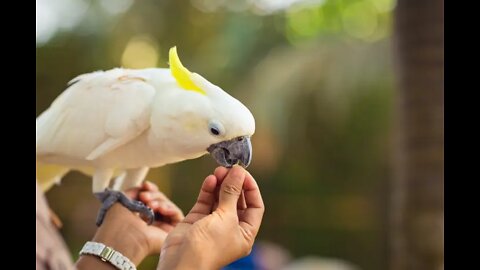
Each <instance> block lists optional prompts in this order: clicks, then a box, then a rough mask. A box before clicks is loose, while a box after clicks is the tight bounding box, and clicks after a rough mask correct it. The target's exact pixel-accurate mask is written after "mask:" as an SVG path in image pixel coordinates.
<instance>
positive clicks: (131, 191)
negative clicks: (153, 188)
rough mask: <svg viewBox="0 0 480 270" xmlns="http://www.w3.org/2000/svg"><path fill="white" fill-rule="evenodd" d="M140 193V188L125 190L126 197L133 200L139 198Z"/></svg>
mask: <svg viewBox="0 0 480 270" xmlns="http://www.w3.org/2000/svg"><path fill="white" fill-rule="evenodd" d="M139 191H140V187H133V188H129V189H127V190H125V191H124V193H125V195H127V197H129V198H130V199H132V200H133V199H135V198H136V197H137V196H138V192H139Z"/></svg>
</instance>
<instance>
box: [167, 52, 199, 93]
mask: <svg viewBox="0 0 480 270" xmlns="http://www.w3.org/2000/svg"><path fill="white" fill-rule="evenodd" d="M168 58H169V59H168V61H169V63H170V70H171V72H172V76H173V77H174V78H175V80H177V83H178V84H179V85H180V86H181V87H182V88H183V89H185V90H189V91H195V92H197V93H200V94H202V95H206V94H207V93H205V91H204V90H202V89H201V88H200V87H198V86H197V85H196V84H195V83H194V82H193V81H192V79H191V76H192V73H191V72H190V71H189V70H188V69H187V68H186V67H184V66H183V65H182V62H180V58H179V57H178V54H177V47H176V46H175V47H172V48H170V51H169V53H168Z"/></svg>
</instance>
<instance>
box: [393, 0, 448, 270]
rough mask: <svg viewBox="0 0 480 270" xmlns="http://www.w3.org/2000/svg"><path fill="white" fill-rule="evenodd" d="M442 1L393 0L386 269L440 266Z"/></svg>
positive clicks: (442, 200)
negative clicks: (393, 121) (393, 115)
mask: <svg viewBox="0 0 480 270" xmlns="http://www.w3.org/2000/svg"><path fill="white" fill-rule="evenodd" d="M443 11H444V3H443V0H420V1H419V0H398V1H397V7H396V10H395V28H394V31H395V37H394V38H395V43H394V44H395V53H396V55H395V56H396V71H397V72H396V74H398V77H397V79H398V84H397V86H398V87H397V88H398V92H397V94H398V95H397V97H398V99H397V101H398V103H397V107H396V108H397V111H396V112H397V117H398V118H397V120H398V121H397V124H398V125H397V126H396V128H397V130H396V132H395V134H396V136H397V138H396V148H395V158H394V164H395V165H394V168H395V173H394V179H393V184H392V189H391V195H392V196H391V198H392V200H391V211H390V213H391V215H390V217H391V220H390V221H391V231H390V243H391V245H390V247H391V249H390V256H391V258H390V269H393V270H400V269H402V270H403V269H422V270H429V269H443V257H444V248H443V242H444V241H443V239H444V238H443V233H444V203H443V202H444V189H443V188H444V147H443V144H444V135H443V128H444V125H443V122H444V85H443V84H444V57H443V44H444V31H443V26H444V16H443Z"/></svg>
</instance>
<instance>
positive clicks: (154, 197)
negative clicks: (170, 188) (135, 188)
mask: <svg viewBox="0 0 480 270" xmlns="http://www.w3.org/2000/svg"><path fill="white" fill-rule="evenodd" d="M138 198H139V199H140V200H141V201H142V202H143V203H145V204H149V203H150V202H152V201H170V200H169V199H168V198H167V196H165V194H163V193H162V192H160V191H142V192H140V194H139V195H138Z"/></svg>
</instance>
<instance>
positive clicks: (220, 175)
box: [213, 167, 229, 185]
mask: <svg viewBox="0 0 480 270" xmlns="http://www.w3.org/2000/svg"><path fill="white" fill-rule="evenodd" d="M228 171H229V169H227V168H225V167H217V168H216V169H215V171H214V172H213V175H215V177H217V181H218V183H217V185H221V184H222V182H223V179H225V176H227V174H228Z"/></svg>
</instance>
